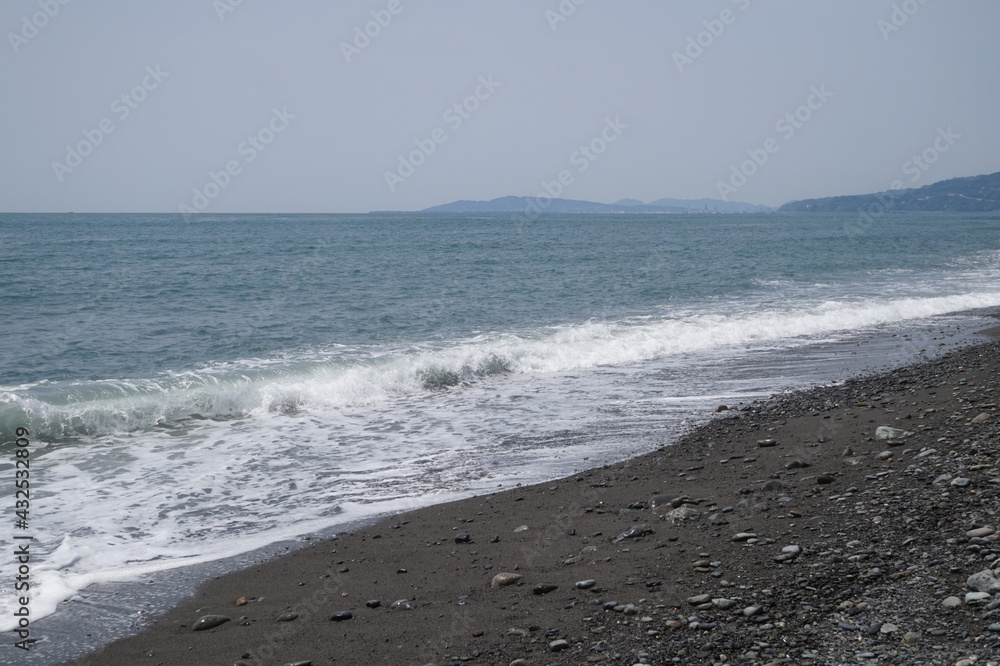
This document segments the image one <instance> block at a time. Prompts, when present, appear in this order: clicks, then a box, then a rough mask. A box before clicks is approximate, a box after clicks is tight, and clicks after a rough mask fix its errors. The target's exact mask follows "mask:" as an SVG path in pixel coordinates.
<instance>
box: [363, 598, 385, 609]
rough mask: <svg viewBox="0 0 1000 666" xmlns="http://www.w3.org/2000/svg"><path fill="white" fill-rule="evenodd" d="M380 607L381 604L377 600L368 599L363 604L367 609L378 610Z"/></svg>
mask: <svg viewBox="0 0 1000 666" xmlns="http://www.w3.org/2000/svg"><path fill="white" fill-rule="evenodd" d="M381 605H382V602H381V601H380V600H378V599H369V600H368V601H366V602H365V606H368V608H378V607H379V606H381Z"/></svg>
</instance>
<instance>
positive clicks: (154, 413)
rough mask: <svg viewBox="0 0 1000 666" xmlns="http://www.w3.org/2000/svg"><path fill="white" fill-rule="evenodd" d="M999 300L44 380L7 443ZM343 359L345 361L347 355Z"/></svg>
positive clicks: (802, 334) (6, 424) (673, 322)
mask: <svg viewBox="0 0 1000 666" xmlns="http://www.w3.org/2000/svg"><path fill="white" fill-rule="evenodd" d="M996 305H1000V292H980V293H966V294H959V295H953V296H938V297H928V298H898V299H890V300H877V299H868V300H861V301H848V300H844V301H835V300H831V301H825V302H822V303H815V304H812V305H811V306H809V307H799V308H791V309H784V310H777V309H769V310H758V311H753V312H735V313H732V314H720V313H717V312H716V313H712V312H702V313H697V312H690V311H689V312H687V313H685V315H684V316H682V317H678V316H674V317H671V316H669V315H664V316H659V317H655V318H649V317H636V318H634V319H629V320H623V321H614V322H604V321H590V322H586V323H583V324H578V325H572V326H563V327H554V328H548V329H544V330H541V331H537V332H535V333H534V334H520V335H515V334H494V335H481V336H477V337H476V338H475V339H471V340H461V341H455V342H452V343H450V344H447V345H439V346H438V347H431V346H429V345H424V346H421V347H413V348H410V349H407V350H385V349H382V350H370V351H369V353H368V355H367V357H366V358H365V359H364V360H361V359H359V356H360V354H359V353H358V351H357V350H352V349H346V350H345V349H342V348H333V349H329V350H324V351H322V352H320V353H314V354H311V355H310V356H309V357H308V358H305V357H301V358H296V357H295V356H294V355H288V356H286V357H283V358H282V359H281V361H280V362H276V361H275V360H274V359H269V360H268V359H263V360H262V359H255V360H252V361H244V362H240V363H229V364H219V365H215V366H211V367H207V368H204V369H200V370H196V371H188V372H183V373H173V374H169V375H164V376H161V377H157V378H152V379H136V380H129V381H122V380H104V381H90V382H71V383H70V382H67V383H55V382H45V383H41V384H37V385H34V386H21V387H15V388H7V389H0V433H2V435H3V438H4V440H5V441H8V440H9V439H11V437H10V433H12V432H13V431H14V429H15V428H16V427H18V426H24V425H27V427H29V429H30V430H31V431H32V434H33V436H34V437H36V438H42V439H47V440H61V439H65V438H68V437H73V436H79V435H88V436H94V435H107V434H114V433H124V432H133V431H137V430H148V429H155V428H176V427H179V426H181V425H183V424H185V423H187V422H191V421H198V420H204V419H215V420H222V419H232V418H238V417H247V416H252V415H265V414H294V413H298V412H301V411H303V410H309V409H312V408H323V409H329V408H334V409H336V408H345V407H352V406H359V405H366V404H373V403H381V402H385V401H388V400H393V399H398V398H400V397H406V396H414V395H420V394H426V393H429V392H436V391H442V390H460V389H461V387H462V386H464V385H469V384H474V383H477V382H480V381H483V380H484V379H488V378H490V377H496V376H502V375H506V374H511V373H514V374H536V373H553V372H567V371H575V370H581V369H586V368H592V367H599V366H614V365H622V364H628V363H634V362H640V361H644V360H651V359H656V358H661V357H664V356H668V355H671V354H681V353H687V352H696V351H704V350H711V349H715V348H720V349H721V348H733V347H739V346H751V345H756V344H761V343H773V342H779V343H780V342H781V341H786V343H787V341H790V340H794V339H800V338H808V337H809V336H816V335H827V334H831V333H838V332H844V331H855V330H859V329H864V328H867V327H872V326H878V325H884V324H889V323H893V322H901V321H906V320H911V319H918V318H923V317H930V316H934V315H938V314H944V313H947V312H954V311H958V310H966V309H973V308H980V307H990V306H996ZM347 358H350V360H345V359H347Z"/></svg>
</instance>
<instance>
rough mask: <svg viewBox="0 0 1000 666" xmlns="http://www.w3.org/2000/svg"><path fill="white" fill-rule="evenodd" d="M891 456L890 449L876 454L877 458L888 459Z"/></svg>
mask: <svg viewBox="0 0 1000 666" xmlns="http://www.w3.org/2000/svg"><path fill="white" fill-rule="evenodd" d="M891 457H892V451H883V452H882V453H880V454H878V458H879V460H888V459H889V458H891Z"/></svg>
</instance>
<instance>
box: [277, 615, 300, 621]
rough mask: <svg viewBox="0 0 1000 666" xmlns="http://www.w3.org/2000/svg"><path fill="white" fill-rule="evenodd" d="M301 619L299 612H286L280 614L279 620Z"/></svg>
mask: <svg viewBox="0 0 1000 666" xmlns="http://www.w3.org/2000/svg"><path fill="white" fill-rule="evenodd" d="M297 619H299V614H298V613H284V614H282V615H279V616H278V622H294V621H295V620H297Z"/></svg>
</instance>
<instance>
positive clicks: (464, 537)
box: [455, 532, 472, 543]
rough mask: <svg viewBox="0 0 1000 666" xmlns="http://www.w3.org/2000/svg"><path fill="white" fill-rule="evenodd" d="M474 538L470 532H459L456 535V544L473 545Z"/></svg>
mask: <svg viewBox="0 0 1000 666" xmlns="http://www.w3.org/2000/svg"><path fill="white" fill-rule="evenodd" d="M471 542H472V536H471V535H470V534H469V533H468V532H459V533H458V534H456V535H455V543H471Z"/></svg>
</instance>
